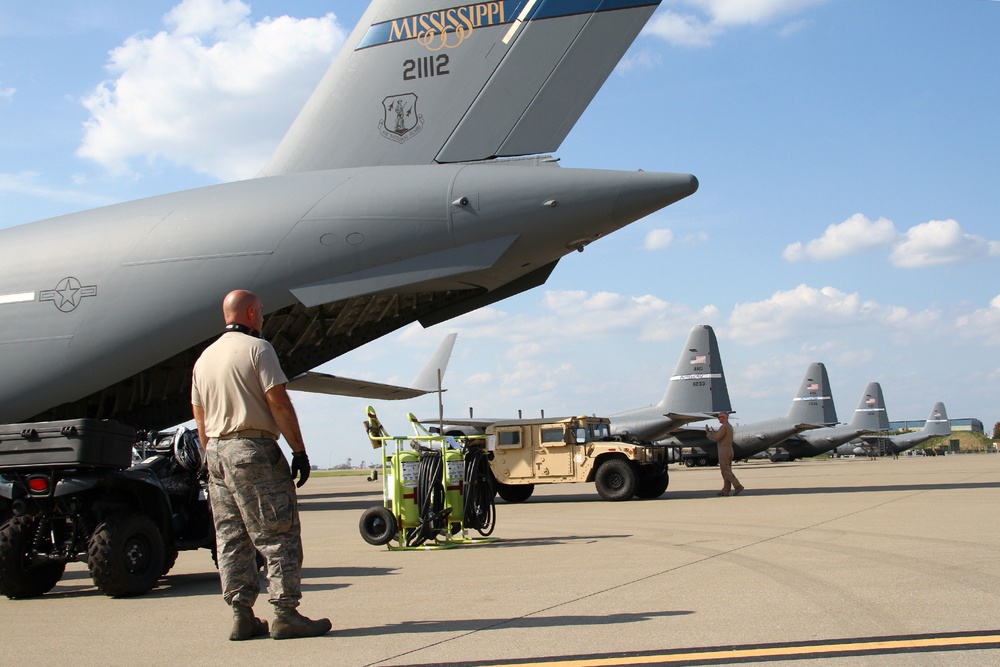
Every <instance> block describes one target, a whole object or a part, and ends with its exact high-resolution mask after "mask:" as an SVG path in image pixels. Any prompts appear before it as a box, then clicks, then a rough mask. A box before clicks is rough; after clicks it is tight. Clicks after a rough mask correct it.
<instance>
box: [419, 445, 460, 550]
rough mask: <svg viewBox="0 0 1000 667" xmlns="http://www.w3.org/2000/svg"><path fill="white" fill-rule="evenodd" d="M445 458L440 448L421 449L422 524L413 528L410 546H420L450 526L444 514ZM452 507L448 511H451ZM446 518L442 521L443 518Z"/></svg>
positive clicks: (420, 500)
mask: <svg viewBox="0 0 1000 667" xmlns="http://www.w3.org/2000/svg"><path fill="white" fill-rule="evenodd" d="M443 461H444V458H443V457H442V455H441V451H440V450H436V449H421V451H420V467H419V468H418V469H417V509H418V514H419V516H420V525H419V526H417V527H416V528H414V529H413V533H412V535H411V536H410V540H409V543H410V546H414V547H416V546H420V545H421V544H423V543H424V541H426V540H428V539H430V538H432V537H434V535H435V534H436V533H437V531H438V530H440V529H442V528H446V527H447V526H448V522H447V517H445V516H444V514H445V512H443V511H442V510H443V508H444V480H443V475H444V469H443V468H442V466H443V465H444V464H443ZM450 511H451V510H450V509H449V510H448V512H449V513H450ZM442 518H444V519H445V520H444V521H443V522H442V521H441V519H442Z"/></svg>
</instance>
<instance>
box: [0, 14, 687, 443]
mask: <svg viewBox="0 0 1000 667" xmlns="http://www.w3.org/2000/svg"><path fill="white" fill-rule="evenodd" d="M658 4H659V0H574V1H566V2H552V1H547V0H497V1H494V2H476V3H470V4H459V3H456V2H454V1H451V2H449V1H446V0H419V1H415V0H407V1H405V2H404V1H402V0H375V1H374V2H372V3H371V5H370V6H369V7H368V9H367V11H366V12H365V14H364V16H363V17H362V18H361V20H360V22H359V23H358V25H357V27H356V28H355V29H354V31H353V33H352V34H351V36H350V37H349V38H348V40H347V42H346V43H345V45H344V47H343V49H342V50H341V52H340V54H339V55H338V57H337V58H336V59H335V61H334V62H333V64H332V65H331V67H330V69H329V70H328V72H327V74H326V75H325V77H324V78H323V79H322V81H321V82H320V84H319V86H318V87H317V89H316V90H315V92H314V94H313V96H312V97H311V98H310V100H309V102H308V103H307V104H306V106H305V108H304V109H303V110H302V112H301V114H300V115H299V117H298V119H297V120H296V121H295V123H294V124H293V125H292V127H291V129H290V130H289V132H288V133H287V135H286V136H285V138H284V140H283V141H282V143H281V144H280V145H279V147H278V149H277V151H276V152H275V154H274V156H273V157H272V158H271V160H270V161H269V162H268V164H267V165H265V166H264V168H263V169H262V170H261V172H260V174H259V175H258V177H256V178H253V179H249V180H246V181H241V182H236V183H229V184H223V185H216V186H211V187H205V188H199V189H195V190H189V191H184V192H178V193H174V194H166V195H161V196H157V197H152V198H148V199H142V200H138V201H134V202H128V203H122V204H117V205H113V206H107V207H103V208H99V209H95V210H91V211H86V212H82V213H76V214H72V215H66V216H61V217H57V218H52V219H49V220H43V221H40V222H34V223H29V224H26V225H21V226H19V227H14V228H9V229H5V230H0V247H2V248H3V249H4V257H5V260H4V262H3V263H2V264H0V368H2V369H3V374H2V377H0V422H24V421H45V420H54V419H70V418H77V417H95V418H111V419H117V420H119V421H122V422H124V423H127V424H129V425H131V426H134V427H137V428H148V429H159V428H164V427H168V426H171V425H174V424H177V423H180V422H183V421H186V420H188V419H190V416H191V413H190V378H191V368H192V366H193V364H194V361H195V359H197V357H198V355H199V354H200V353H201V351H202V350H203V349H204V348H205V347H206V346H207V345H208V344H210V343H211V342H212V341H213V340H214V339H215V337H216V335H217V334H218V333H219V330H220V329H221V316H220V304H221V302H222V298H223V297H224V295H225V294H227V293H228V292H229V291H230V290H232V289H237V288H245V289H250V290H253V291H254V292H256V293H257V294H258V295H259V296H260V297H261V298H262V300H263V302H264V304H265V308H266V309H267V312H266V313H265V320H264V325H263V333H264V335H265V337H267V338H268V339H269V340H270V341H271V342H272V344H273V345H274V347H275V349H276V351H277V353H278V355H279V358H280V359H281V363H282V366H283V368H284V370H285V372H286V374H287V375H288V376H289V377H294V376H296V375H299V374H300V373H303V372H304V371H307V370H309V369H311V368H314V367H316V366H318V365H320V364H322V363H324V362H326V361H329V360H331V359H333V358H335V357H337V356H339V355H341V354H344V353H346V352H348V351H350V350H352V349H355V348H357V347H359V346H361V345H364V344H365V343H367V342H369V341H372V340H374V339H376V338H379V337H381V336H384V335H386V334H388V333H391V332H392V331H395V330H397V329H399V328H401V327H403V326H406V325H408V324H410V323H412V322H415V321H419V322H420V323H421V324H423V325H424V326H430V325H433V324H436V323H438V322H442V321H445V320H448V319H450V318H453V317H455V316H458V315H461V314H463V313H466V312H470V311H472V310H475V309H477V308H480V307H482V306H485V305H488V304H491V303H495V302H497V301H499V300H501V299H504V298H506V297H509V296H512V295H514V294H518V293H520V292H522V291H525V290H528V289H530V288H532V287H536V286H538V285H541V284H543V283H544V282H545V280H546V279H547V277H548V276H549V274H550V273H551V272H552V270H553V269H554V268H555V266H556V264H557V263H558V262H559V260H560V259H561V258H562V257H564V256H565V255H567V254H570V253H571V252H572V251H574V250H582V249H583V248H584V247H585V246H586V245H588V244H589V243H591V242H593V241H595V240H597V239H599V238H601V237H602V236H605V235H607V234H609V233H611V232H613V231H615V230H617V229H619V228H621V227H624V226H625V225H628V224H630V223H632V222H634V221H636V220H638V219H640V218H642V217H644V216H646V215H648V214H650V213H652V212H654V211H656V210H659V209H660V208H663V207H665V206H667V205H669V204H672V203H674V202H676V201H678V200H680V199H682V198H684V197H687V196H688V195H690V194H692V193H694V192H695V190H696V189H697V187H698V182H697V179H695V177H694V176H691V175H689V174H669V173H647V172H642V171H636V172H621V171H602V170H585V169H564V168H559V167H558V165H557V164H556V163H555V160H554V159H552V158H549V157H545V156H544V154H547V153H551V152H553V151H555V150H557V149H558V148H559V146H560V144H561V143H562V141H563V139H564V138H565V137H566V135H567V134H568V133H569V131H570V129H571V128H572V127H573V125H574V124H575V123H576V121H577V120H578V118H579V117H580V115H581V114H582V113H583V111H584V109H585V108H586V107H587V105H588V104H589V103H590V101H591V99H593V96H594V95H595V94H596V93H597V91H598V89H599V88H600V87H601V85H602V84H603V82H604V81H605V80H606V78H607V77H608V76H609V74H610V73H611V71H612V70H613V69H614V67H615V65H616V64H617V62H618V61H619V60H620V59H621V57H622V56H623V55H624V53H625V51H626V50H627V48H628V47H629V45H630V44H631V43H632V41H633V40H634V39H635V37H636V35H637V34H638V32H639V31H640V30H641V29H642V27H643V26H644V25H645V23H646V22H647V21H648V19H649V17H650V16H651V15H652V13H653V11H654V10H655V9H656V7H657V5H658ZM525 156H528V157H525ZM518 157H520V158H521V159H515V158H518Z"/></svg>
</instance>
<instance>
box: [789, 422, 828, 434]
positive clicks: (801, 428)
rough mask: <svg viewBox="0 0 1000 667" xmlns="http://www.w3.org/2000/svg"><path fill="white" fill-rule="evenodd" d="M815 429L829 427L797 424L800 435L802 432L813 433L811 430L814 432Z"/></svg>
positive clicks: (796, 428)
mask: <svg viewBox="0 0 1000 667" xmlns="http://www.w3.org/2000/svg"><path fill="white" fill-rule="evenodd" d="M815 428H827V425H826V424H796V425H795V430H796V432H798V433H801V432H802V431H811V430H813V429H815Z"/></svg>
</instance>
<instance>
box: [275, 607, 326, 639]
mask: <svg viewBox="0 0 1000 667" xmlns="http://www.w3.org/2000/svg"><path fill="white" fill-rule="evenodd" d="M331 627H333V625H332V624H331V623H330V619H328V618H321V619H319V620H316V621H313V620H310V619H308V618H306V617H305V616H303V615H302V614H300V613H299V612H298V610H297V609H295V608H294V607H279V606H277V605H275V607H274V623H273V624H272V625H271V639H296V638H297V637H319V636H320V635H325V634H326V633H328V632H329V631H330V628H331Z"/></svg>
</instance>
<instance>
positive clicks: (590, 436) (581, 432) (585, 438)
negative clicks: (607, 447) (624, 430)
mask: <svg viewBox="0 0 1000 667" xmlns="http://www.w3.org/2000/svg"><path fill="white" fill-rule="evenodd" d="M610 437H611V427H610V425H609V424H605V423H600V424H587V425H586V426H581V427H579V428H577V429H576V441H577V442H593V441H595V440H606V439H608V438H610Z"/></svg>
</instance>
